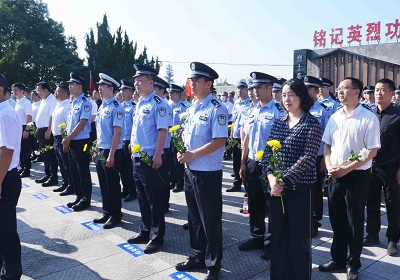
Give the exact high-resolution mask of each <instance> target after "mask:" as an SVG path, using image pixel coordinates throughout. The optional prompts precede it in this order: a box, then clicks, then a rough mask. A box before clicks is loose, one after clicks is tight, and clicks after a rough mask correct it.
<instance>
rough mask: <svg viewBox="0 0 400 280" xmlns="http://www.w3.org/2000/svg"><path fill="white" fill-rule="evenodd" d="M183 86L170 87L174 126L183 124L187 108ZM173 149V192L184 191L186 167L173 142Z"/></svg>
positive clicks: (172, 85)
mask: <svg viewBox="0 0 400 280" xmlns="http://www.w3.org/2000/svg"><path fill="white" fill-rule="evenodd" d="M182 91H183V88H181V87H180V86H178V85H176V84H171V86H170V87H169V88H168V92H169V99H170V100H171V101H172V103H171V105H170V107H171V110H172V126H175V125H179V124H181V119H180V115H181V114H182V113H184V112H185V111H186V109H187V107H186V105H185V104H184V103H183V102H182V101H181V93H182ZM171 149H172V154H173V157H172V158H173V165H172V166H173V168H172V171H171V175H170V176H171V187H172V186H173V190H172V192H174V193H177V192H181V191H183V184H184V179H183V176H184V173H185V167H184V165H183V164H182V163H180V162H179V161H178V159H177V157H176V155H177V153H178V151H177V150H176V149H175V146H174V145H173V144H172V142H171Z"/></svg>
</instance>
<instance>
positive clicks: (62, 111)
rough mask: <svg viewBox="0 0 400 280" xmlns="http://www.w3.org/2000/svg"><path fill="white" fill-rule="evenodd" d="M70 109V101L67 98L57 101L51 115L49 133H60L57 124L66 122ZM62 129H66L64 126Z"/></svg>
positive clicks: (55, 134)
mask: <svg viewBox="0 0 400 280" xmlns="http://www.w3.org/2000/svg"><path fill="white" fill-rule="evenodd" d="M70 111H71V103H70V102H69V100H68V99H65V100H63V101H61V102H57V105H56V108H55V109H54V112H53V115H52V116H51V133H53V135H54V136H57V135H61V129H60V128H59V127H58V125H59V124H62V123H65V124H67V122H68V115H69V112H70ZM64 129H66V127H64Z"/></svg>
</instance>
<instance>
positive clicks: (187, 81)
mask: <svg viewBox="0 0 400 280" xmlns="http://www.w3.org/2000/svg"><path fill="white" fill-rule="evenodd" d="M185 89H186V92H187V94H188V97H189V98H193V93H192V88H191V87H190V80H189V79H187V80H186V87H185Z"/></svg>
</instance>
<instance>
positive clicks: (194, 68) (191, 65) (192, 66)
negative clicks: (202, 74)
mask: <svg viewBox="0 0 400 280" xmlns="http://www.w3.org/2000/svg"><path fill="white" fill-rule="evenodd" d="M190 69H192V71H194V70H196V64H195V63H193V62H192V63H191V64H190Z"/></svg>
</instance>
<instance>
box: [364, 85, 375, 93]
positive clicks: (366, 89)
mask: <svg viewBox="0 0 400 280" xmlns="http://www.w3.org/2000/svg"><path fill="white" fill-rule="evenodd" d="M374 91H375V87H374V86H366V87H364V88H363V92H374Z"/></svg>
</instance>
